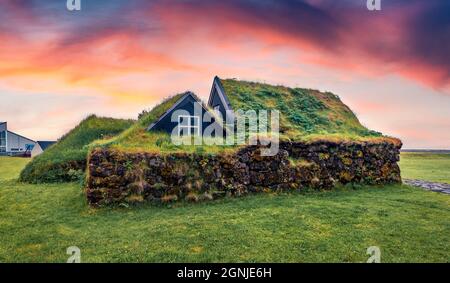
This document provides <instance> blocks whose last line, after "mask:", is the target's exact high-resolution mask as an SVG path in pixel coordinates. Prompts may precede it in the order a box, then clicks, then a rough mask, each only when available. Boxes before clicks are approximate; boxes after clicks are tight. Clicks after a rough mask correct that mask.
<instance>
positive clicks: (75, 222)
mask: <svg viewBox="0 0 450 283" xmlns="http://www.w3.org/2000/svg"><path fill="white" fill-rule="evenodd" d="M405 157H406V158H405ZM415 157H416V156H415ZM416 160H417V159H416ZM405 161H406V162H405ZM25 162H26V160H24V159H16V158H0V168H1V170H0V171H2V172H1V173H0V208H1V209H0V262H65V261H66V260H67V258H68V255H66V249H67V247H69V246H78V247H79V248H80V249H81V260H82V262H365V261H366V260H367V258H368V255H366V250H367V248H368V247H369V246H379V247H380V249H381V261H382V262H449V261H450V244H449V243H450V197H449V196H448V195H444V194H438V193H434V192H428V191H424V190H421V189H416V188H412V187H408V186H400V185H396V186H384V187H363V188H359V189H352V188H340V189H337V190H335V191H330V192H315V193H304V194H298V193H294V194H280V195H255V196H248V197H243V198H239V199H224V200H220V201H214V202H210V203H201V204H183V203H181V204H178V205H177V206H176V207H171V208H169V207H155V206H142V207H137V208H128V209H126V208H121V209H119V208H117V209H91V208H89V207H88V206H87V205H86V203H85V201H84V196H83V192H82V189H81V188H80V186H79V185H78V184H75V183H64V184H40V185H30V184H20V183H17V181H15V180H14V179H15V178H17V177H18V174H19V172H20V170H21V168H22V167H23V166H24V163H25ZM411 162H412V161H411ZM405 163H406V164H408V156H407V155H404V156H403V155H402V167H403V165H404V164H405ZM430 164H431V165H433V163H430ZM408 166H409V167H411V164H409V165H408ZM422 167H423V168H424V170H426V168H425V166H424V165H422ZM5 168H6V170H5ZM406 168H408V167H406ZM405 172H407V173H406V174H413V172H414V171H411V170H410V169H405ZM426 174H427V175H428V176H431V175H433V174H434V173H433V174H431V175H430V174H428V173H426Z"/></svg>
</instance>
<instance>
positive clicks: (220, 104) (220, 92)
mask: <svg viewBox="0 0 450 283" xmlns="http://www.w3.org/2000/svg"><path fill="white" fill-rule="evenodd" d="M208 106H209V107H210V108H211V109H212V110H215V111H217V110H218V111H219V112H220V114H221V115H222V117H223V118H224V119H225V117H226V116H225V114H226V111H227V110H233V109H232V108H231V104H230V102H229V101H228V97H227V95H226V93H225V90H224V89H223V86H222V83H221V82H220V79H219V77H217V76H216V77H214V80H213V85H212V88H211V93H210V95H209V100H208Z"/></svg>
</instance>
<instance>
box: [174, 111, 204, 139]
mask: <svg viewBox="0 0 450 283" xmlns="http://www.w3.org/2000/svg"><path fill="white" fill-rule="evenodd" d="M191 135H197V136H199V135H200V117H198V116H190V115H180V116H178V136H179V137H181V136H191Z"/></svg>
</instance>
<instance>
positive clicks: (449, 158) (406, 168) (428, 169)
mask: <svg viewBox="0 0 450 283" xmlns="http://www.w3.org/2000/svg"><path fill="white" fill-rule="evenodd" d="M400 168H401V169H402V177H403V178H404V179H419V180H427V181H433V182H441V183H449V184H450V153H449V154H442V153H430V152H402V153H401V155H400Z"/></svg>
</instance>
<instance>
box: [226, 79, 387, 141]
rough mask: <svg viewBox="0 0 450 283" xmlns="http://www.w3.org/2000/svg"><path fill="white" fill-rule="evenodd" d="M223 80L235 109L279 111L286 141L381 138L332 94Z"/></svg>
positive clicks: (282, 131) (379, 134)
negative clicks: (344, 137) (329, 138)
mask: <svg viewBox="0 0 450 283" xmlns="http://www.w3.org/2000/svg"><path fill="white" fill-rule="evenodd" d="M220 81H221V83H222V86H223V88H224V90H225V93H226V95H227V97H228V99H229V101H230V104H231V106H232V108H233V110H235V111H236V110H237V109H242V110H244V111H247V110H256V111H258V110H263V109H264V110H271V109H276V110H278V111H280V132H281V134H282V136H283V137H285V138H288V139H292V140H298V139H300V140H302V139H305V138H306V137H308V136H311V137H312V136H330V135H340V136H347V137H374V136H375V137H376V136H381V133H378V132H375V131H371V130H369V129H367V128H366V127H364V126H363V125H361V123H360V122H359V121H358V118H357V117H356V115H355V114H354V113H353V112H352V111H351V110H350V108H349V107H348V106H347V105H345V104H344V103H343V102H342V101H341V100H340V99H339V97H338V96H337V95H335V94H332V93H330V92H320V91H318V90H312V89H304V88H289V87H285V86H274V85H269V84H263V83H255V82H247V81H238V80H234V79H226V80H220Z"/></svg>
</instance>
